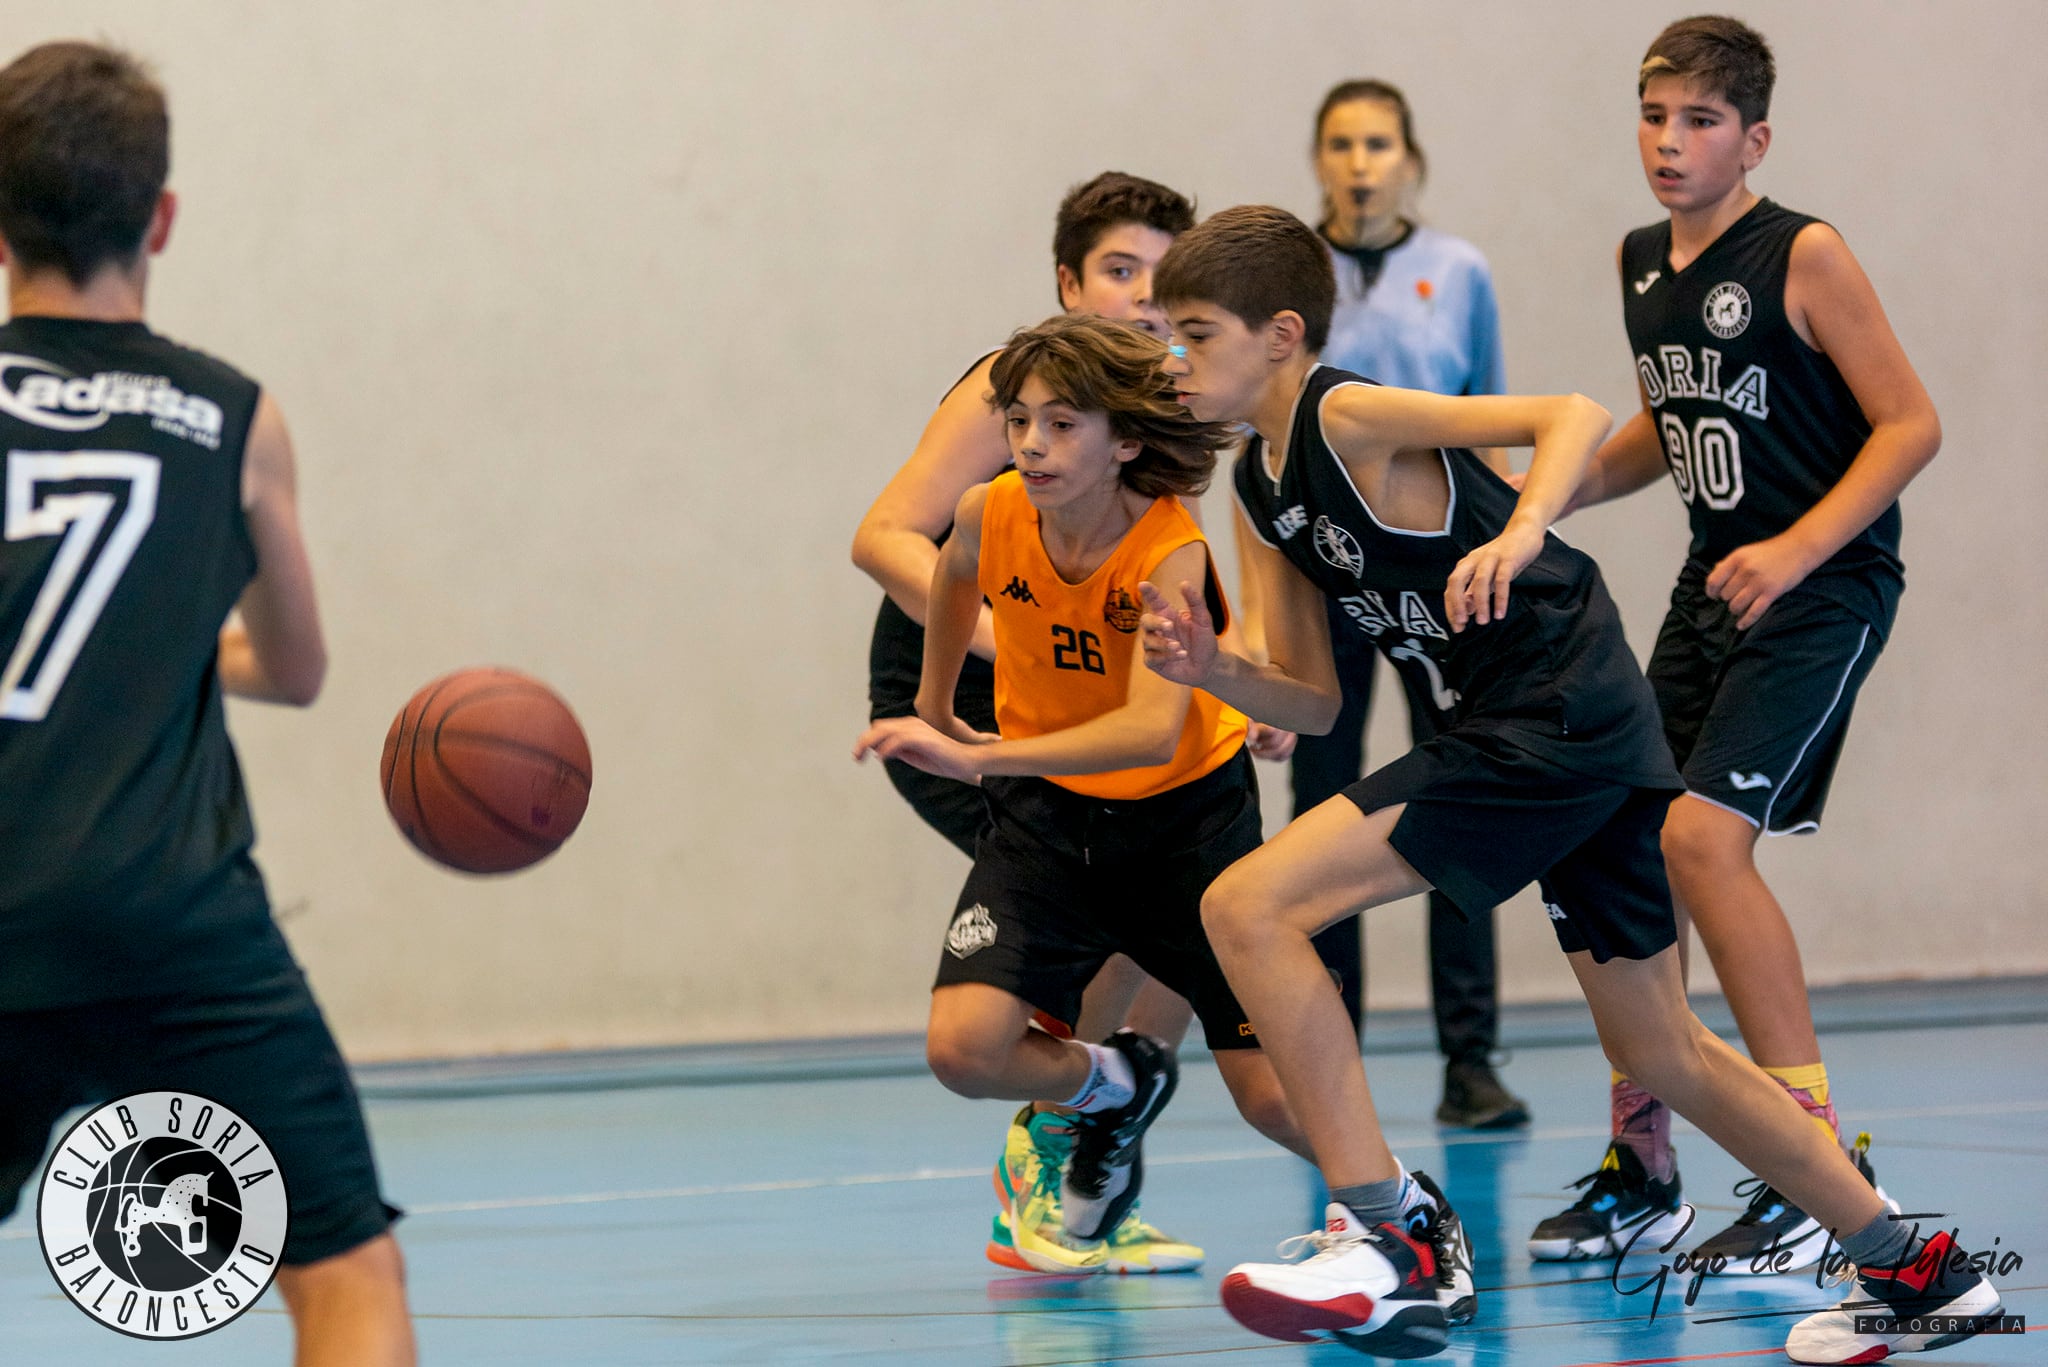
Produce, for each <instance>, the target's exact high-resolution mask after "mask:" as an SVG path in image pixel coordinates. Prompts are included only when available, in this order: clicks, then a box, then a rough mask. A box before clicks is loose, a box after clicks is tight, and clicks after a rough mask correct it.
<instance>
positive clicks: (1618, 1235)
mask: <svg viewBox="0 0 2048 1367" xmlns="http://www.w3.org/2000/svg"><path fill="white" fill-rule="evenodd" d="M1572 1185H1573V1186H1575V1187H1585V1188H1586V1194H1585V1195H1584V1196H1581V1197H1580V1198H1579V1199H1578V1201H1577V1202H1575V1203H1574V1204H1573V1205H1572V1206H1571V1208H1570V1209H1568V1210H1563V1211H1560V1212H1558V1213H1557V1214H1556V1215H1553V1216H1551V1217H1550V1218H1549V1219H1547V1220H1545V1221H1543V1223H1541V1224H1539V1225H1537V1226H1536V1232H1535V1233H1534V1234H1531V1235H1530V1236H1529V1256H1530V1257H1532V1258H1535V1259H1537V1260H1539V1261H1541V1262H1577V1261H1579V1260H1581V1259H1585V1258H1614V1257H1619V1256H1621V1253H1622V1251H1623V1250H1624V1249H1626V1250H1628V1251H1630V1252H1635V1253H1653V1252H1655V1251H1657V1249H1658V1248H1660V1247H1661V1246H1663V1245H1664V1244H1666V1243H1669V1242H1670V1241H1671V1240H1673V1239H1675V1238H1677V1237H1678V1235H1679V1234H1680V1233H1682V1232H1683V1231H1684V1230H1685V1228H1686V1226H1687V1225H1689V1224H1691V1223H1692V1216H1693V1211H1692V1207H1691V1206H1689V1205H1687V1204H1686V1203H1685V1202H1683V1201H1681V1200H1680V1199H1679V1191H1680V1185H1679V1180H1678V1169H1677V1167H1676V1166H1674V1167H1673V1168H1672V1169H1671V1180H1670V1181H1668V1182H1659V1181H1658V1180H1657V1179H1655V1178H1654V1177H1651V1176H1650V1175H1649V1174H1648V1173H1647V1172H1644V1171H1643V1163H1642V1160H1641V1159H1639V1158H1637V1157H1636V1151H1635V1150H1634V1149H1632V1148H1630V1147H1629V1146H1628V1145H1626V1144H1609V1145H1608V1146H1607V1156H1606V1157H1605V1158H1602V1159H1601V1160H1600V1166H1599V1167H1598V1168H1596V1169H1594V1170H1593V1171H1592V1172H1589V1173H1587V1174H1586V1175H1585V1176H1584V1177H1581V1178H1580V1179H1579V1180H1578V1181H1576V1182H1574V1183H1572Z"/></svg>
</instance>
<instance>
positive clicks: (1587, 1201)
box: [1571, 1168, 1628, 1210]
mask: <svg viewBox="0 0 2048 1367" xmlns="http://www.w3.org/2000/svg"><path fill="white" fill-rule="evenodd" d="M1588 1183H1591V1184H1592V1185H1591V1187H1590V1188H1588V1190H1587V1192H1586V1194H1585V1195H1584V1196H1581V1197H1580V1198H1579V1199H1578V1200H1577V1201H1574V1202H1573V1203H1572V1209H1573V1210H1591V1209H1592V1208H1593V1206H1594V1205H1595V1203H1597V1202H1598V1201H1599V1200H1600V1198H1601V1197H1603V1196H1606V1195H1609V1194H1610V1193H1613V1194H1619V1193H1621V1192H1624V1191H1626V1190H1628V1183H1627V1181H1626V1180H1625V1179H1624V1177H1623V1175H1622V1171H1621V1169H1619V1168H1595V1169H1594V1170H1593V1171H1591V1172H1589V1173H1587V1174H1586V1175H1585V1176H1584V1177H1581V1178H1580V1179H1579V1180H1578V1181H1576V1182H1574V1183H1572V1184H1571V1185H1572V1189H1573V1190H1575V1191H1576V1190H1577V1189H1578V1188H1580V1187H1584V1186H1586V1185H1587V1184H1588Z"/></svg>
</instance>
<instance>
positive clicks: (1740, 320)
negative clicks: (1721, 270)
mask: <svg viewBox="0 0 2048 1367" xmlns="http://www.w3.org/2000/svg"><path fill="white" fill-rule="evenodd" d="M1700 312H1701V315H1702V317H1704V318H1705V320H1706V324H1707V331H1709V332H1711V333H1713V334H1714V335H1715V336H1716V337H1719V338H1721V339H1722V340H1724V341H1725V340H1727V339H1728V338H1730V337H1740V336H1741V335H1742V330H1743V329H1744V328H1746V327H1748V326H1749V291H1748V290H1746V289H1744V288H1742V286H1740V285H1738V284H1736V283H1735V282H1734V281H1733V280H1724V281H1722V282H1721V283H1720V284H1718V285H1716V286H1714V288H1713V290H1712V291H1711V292H1709V293H1708V295H1707V303H1706V307H1705V308H1703V309H1702V310H1701V311H1700Z"/></svg>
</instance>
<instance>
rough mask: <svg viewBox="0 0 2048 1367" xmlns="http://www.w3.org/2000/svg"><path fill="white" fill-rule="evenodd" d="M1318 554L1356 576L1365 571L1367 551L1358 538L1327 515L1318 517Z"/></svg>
mask: <svg viewBox="0 0 2048 1367" xmlns="http://www.w3.org/2000/svg"><path fill="white" fill-rule="evenodd" d="M1315 543H1316V554H1317V555H1319V556H1321V557H1322V558H1323V560H1324V561H1325V562H1326V563H1328V564H1331V565H1335V566H1336V567H1337V568H1338V569H1340V570H1342V571H1344V572H1345V573H1346V574H1349V575H1351V576H1353V577H1354V578H1355V577H1357V576H1359V575H1362V574H1364V573H1365V552H1364V551H1363V550H1362V549H1360V547H1359V545H1358V538H1357V537H1355V536H1353V535H1352V534H1351V533H1350V532H1347V531H1345V530H1344V529H1343V528H1342V527H1340V526H1338V525H1337V524H1336V523H1334V522H1332V521H1330V519H1329V518H1327V517H1319V518H1317V519H1316V530H1315Z"/></svg>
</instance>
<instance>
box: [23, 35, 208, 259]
mask: <svg viewBox="0 0 2048 1367" xmlns="http://www.w3.org/2000/svg"><path fill="white" fill-rule="evenodd" d="M170 170H171V116H170V110H169V108H168V107H167V105H166V104H165V102H164V92H163V88H162V87H161V86H159V85H158V84H157V83H156V81H155V79H154V78H153V77H152V76H151V75H150V74H149V72H148V70H147V69H146V68H145V67H144V66H143V65H142V63H141V62H139V61H137V60H136V59H135V58H133V57H130V56H129V55H128V54H126V53H124V52H121V51H118V50H116V49H114V48H110V47H103V46H100V45H98V44H95V43H76V42H66V43H45V44H43V45H42V46H41V47H36V48H31V49H29V50H28V51H27V52H25V53H23V54H22V55H21V56H19V57H17V58H15V59H14V61H13V62H12V63H10V64H9V65H8V66H7V67H6V69H4V70H0V237H4V238H6V240H7V245H8V247H9V249H10V250H12V252H13V253H14V255H15V257H16V258H17V259H18V260H19V261H20V263H21V266H22V268H23V269H24V270H26V271H38V270H47V269H55V270H61V271H63V272H64V274H65V276H66V277H68V278H69V279H70V281H71V283H72V284H74V285H84V284H85V283H86V282H87V281H88V280H90V279H91V278H92V277H93V275H94V274H95V273H96V272H98V271H99V269H100V268H101V267H102V266H104V265H106V264H107V263H108V262H110V261H118V262H124V263H125V262H129V261H133V260H134V259H135V257H136V256H137V254H139V253H140V252H141V250H142V237H143V234H144V233H145V232H147V231H148V230H149V220H150V217H151V216H152V215H153V214H154V213H155V212H156V205H157V199H158V197H159V196H160V195H161V194H162V193H163V188H164V180H165V178H166V177H167V176H169V174H170Z"/></svg>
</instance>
